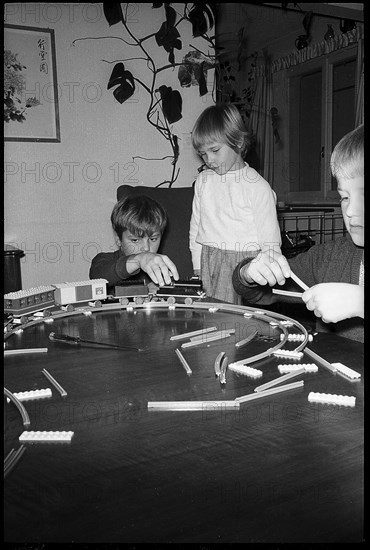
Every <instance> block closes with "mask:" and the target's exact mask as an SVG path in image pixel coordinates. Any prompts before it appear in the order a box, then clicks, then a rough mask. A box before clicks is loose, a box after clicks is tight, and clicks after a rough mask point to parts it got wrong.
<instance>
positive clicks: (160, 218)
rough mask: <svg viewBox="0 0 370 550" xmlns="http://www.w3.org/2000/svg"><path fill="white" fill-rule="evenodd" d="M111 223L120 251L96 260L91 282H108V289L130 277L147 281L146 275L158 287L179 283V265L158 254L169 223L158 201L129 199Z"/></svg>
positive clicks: (116, 210) (119, 205) (143, 197)
mask: <svg viewBox="0 0 370 550" xmlns="http://www.w3.org/2000/svg"><path fill="white" fill-rule="evenodd" d="M111 223H112V227H113V230H114V232H115V233H116V236H117V244H118V246H119V249H118V250H116V251H115V252H101V253H100V254H97V256H95V258H93V260H92V263H91V267H90V273H89V276H90V279H100V278H104V279H107V281H108V286H114V285H116V284H119V283H120V282H122V281H124V280H125V279H128V278H130V279H133V278H135V279H140V280H143V279H144V280H145V279H146V277H145V275H146V274H147V275H149V277H150V279H151V280H152V281H153V282H154V283H155V284H157V285H163V284H170V283H171V278H173V279H175V280H178V278H179V275H178V272H177V269H176V266H175V264H174V263H173V262H172V261H171V260H170V258H168V256H165V255H163V254H157V251H158V249H159V246H160V243H161V238H162V235H163V233H164V230H165V228H166V224H167V214H166V212H165V210H164V208H163V207H162V206H161V205H160V204H159V203H158V202H157V201H155V200H153V199H151V198H149V197H147V196H146V195H140V196H136V197H126V198H124V199H122V200H121V201H119V202H117V203H116V204H115V206H114V208H113V211H112V214H111Z"/></svg>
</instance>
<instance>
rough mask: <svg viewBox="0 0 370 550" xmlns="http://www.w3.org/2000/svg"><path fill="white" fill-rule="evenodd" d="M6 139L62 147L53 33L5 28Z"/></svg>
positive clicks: (11, 27)
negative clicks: (53, 144) (59, 144)
mask: <svg viewBox="0 0 370 550" xmlns="http://www.w3.org/2000/svg"><path fill="white" fill-rule="evenodd" d="M4 139H5V141H39V142H56V143H60V127H59V105H58V83H57V72H56V57H55V38H54V30H53V29H42V28H38V27H24V26H20V25H4Z"/></svg>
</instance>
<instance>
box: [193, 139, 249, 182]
mask: <svg viewBox="0 0 370 550" xmlns="http://www.w3.org/2000/svg"><path fill="white" fill-rule="evenodd" d="M198 154H199V155H200V157H201V158H202V160H203V162H205V163H206V165H207V166H208V168H211V170H214V171H215V172H216V174H218V175H219V176H222V175H223V174H226V173H227V172H229V171H230V170H240V169H241V168H243V166H244V161H243V159H242V157H241V155H240V153H236V152H235V151H234V150H233V149H231V147H229V145H227V144H226V143H221V142H219V141H211V142H208V143H204V144H203V145H202V147H200V149H199V150H198Z"/></svg>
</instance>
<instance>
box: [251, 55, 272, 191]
mask: <svg viewBox="0 0 370 550" xmlns="http://www.w3.org/2000/svg"><path fill="white" fill-rule="evenodd" d="M255 77H256V88H255V92H254V98H253V102H252V107H251V111H250V117H249V131H250V132H251V133H252V134H253V136H254V138H255V140H256V153H257V156H258V159H259V164H260V173H261V175H262V176H263V177H264V178H265V180H267V181H268V182H269V183H270V185H271V187H273V181H274V172H273V170H274V158H273V156H274V143H273V128H272V121H271V115H270V110H271V108H272V107H273V103H272V74H271V66H270V63H269V61H268V60H267V59H265V63H264V64H263V65H260V66H259V67H256V71H255Z"/></svg>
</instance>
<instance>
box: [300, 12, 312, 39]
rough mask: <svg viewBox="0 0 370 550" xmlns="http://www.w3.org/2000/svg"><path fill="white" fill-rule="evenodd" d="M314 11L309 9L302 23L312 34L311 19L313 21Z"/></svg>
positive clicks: (307, 32)
mask: <svg viewBox="0 0 370 550" xmlns="http://www.w3.org/2000/svg"><path fill="white" fill-rule="evenodd" d="M312 16H313V12H312V11H308V12H307V13H306V15H305V16H304V18H303V21H302V25H303V28H304V30H305V31H306V34H307V35H309V34H310V27H311V21H312Z"/></svg>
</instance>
